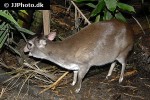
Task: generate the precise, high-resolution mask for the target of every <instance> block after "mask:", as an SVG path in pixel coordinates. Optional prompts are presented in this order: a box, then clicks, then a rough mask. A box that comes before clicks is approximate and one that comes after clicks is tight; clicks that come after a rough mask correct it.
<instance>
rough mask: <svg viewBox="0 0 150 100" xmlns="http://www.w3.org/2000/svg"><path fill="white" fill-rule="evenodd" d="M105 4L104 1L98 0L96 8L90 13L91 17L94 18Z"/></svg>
mask: <svg viewBox="0 0 150 100" xmlns="http://www.w3.org/2000/svg"><path fill="white" fill-rule="evenodd" d="M104 6H105V2H104V0H100V1H99V2H98V4H97V6H96V8H95V9H94V10H93V11H92V13H91V17H93V16H96V15H97V14H98V13H100V12H101V10H102V9H103V8H104Z"/></svg>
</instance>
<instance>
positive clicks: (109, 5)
mask: <svg viewBox="0 0 150 100" xmlns="http://www.w3.org/2000/svg"><path fill="white" fill-rule="evenodd" d="M74 1H75V2H77V3H84V4H85V5H87V6H89V7H91V8H92V9H93V11H92V12H91V15H90V17H95V21H96V22H97V21H100V20H110V19H112V18H117V19H119V20H122V21H126V19H125V17H124V16H123V15H122V13H121V11H127V12H135V10H134V8H133V7H132V6H130V5H128V4H125V3H121V2H119V0H74Z"/></svg>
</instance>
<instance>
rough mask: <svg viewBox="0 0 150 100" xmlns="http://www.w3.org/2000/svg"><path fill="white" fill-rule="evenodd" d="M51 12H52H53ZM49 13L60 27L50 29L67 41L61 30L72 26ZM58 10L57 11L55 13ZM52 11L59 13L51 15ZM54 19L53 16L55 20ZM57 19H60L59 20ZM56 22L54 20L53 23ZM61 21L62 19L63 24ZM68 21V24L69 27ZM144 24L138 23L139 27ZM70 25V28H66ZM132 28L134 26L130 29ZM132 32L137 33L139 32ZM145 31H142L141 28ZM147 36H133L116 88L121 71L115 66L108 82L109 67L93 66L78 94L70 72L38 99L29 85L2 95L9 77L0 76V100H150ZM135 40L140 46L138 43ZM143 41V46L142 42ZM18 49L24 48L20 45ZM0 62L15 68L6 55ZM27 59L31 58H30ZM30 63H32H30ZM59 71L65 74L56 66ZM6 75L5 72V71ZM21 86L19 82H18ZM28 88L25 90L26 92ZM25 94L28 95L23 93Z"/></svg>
mask: <svg viewBox="0 0 150 100" xmlns="http://www.w3.org/2000/svg"><path fill="white" fill-rule="evenodd" d="M54 8H55V9H54ZM54 8H53V11H52V15H53V16H54V15H55V17H52V21H53V22H52V24H55V25H57V24H59V25H60V26H59V27H58V26H55V25H53V27H52V29H55V30H56V31H57V32H58V33H61V34H60V35H62V36H63V37H67V36H68V34H69V33H70V32H68V33H67V34H63V33H64V32H65V30H71V29H72V27H71V26H73V25H72V24H68V23H69V21H68V20H69V18H70V17H68V19H67V17H65V18H64V16H65V14H63V11H64V10H62V11H60V9H59V7H58V8H57V6H56V7H54ZM58 9H59V10H58ZM54 10H57V11H60V12H55V13H54ZM56 15H57V16H56ZM60 15H61V17H62V18H60V17H59V16H60ZM56 18H57V19H56ZM63 19H66V20H64V21H63ZM71 22H72V20H70V23H71ZM143 24H144V23H142V25H143ZM69 25H70V26H69ZM133 27H134V26H133ZM135 29H137V30H136V32H137V33H140V32H141V31H139V30H138V29H139V28H135ZM144 29H145V28H144ZM149 32H150V31H149V30H146V34H150V33H149ZM147 37H149V36H146V37H145V35H144V34H143V33H140V34H138V35H136V36H135V40H136V41H135V44H134V48H133V50H132V51H131V53H130V55H129V57H128V59H127V63H128V64H127V67H126V70H125V76H124V80H123V82H122V83H120V84H119V82H118V77H119V75H120V69H121V67H120V66H119V65H118V66H117V67H116V69H115V70H114V72H113V75H112V77H111V78H109V79H108V80H107V79H106V78H105V77H106V75H107V73H108V70H109V67H110V64H107V65H104V66H98V67H97V66H96V67H95V66H94V67H93V68H91V69H90V71H89V72H88V73H87V75H86V77H85V78H84V80H83V82H82V88H81V91H80V92H79V93H78V94H77V93H75V92H74V90H75V87H73V86H71V85H70V83H71V81H72V72H71V71H70V72H69V74H68V75H67V76H66V77H65V78H64V79H63V80H62V84H59V86H57V87H56V89H54V90H52V89H50V90H48V91H46V92H44V93H43V94H40V95H38V93H39V91H41V90H42V88H40V87H39V86H36V85H35V83H34V84H32V83H30V85H28V84H26V85H24V87H23V89H22V91H21V93H20V94H19V95H18V93H19V91H20V87H21V86H19V81H18V82H17V83H15V84H16V85H18V88H17V87H16V88H11V89H10V90H7V91H6V92H4V93H3V90H4V88H5V87H7V86H8V84H3V81H4V80H6V79H8V78H10V75H1V76H0V80H1V84H0V90H1V94H0V99H1V100H15V99H16V98H17V100H150V95H149V93H150V74H149V73H150V70H149V69H150V64H149V62H147V61H148V60H147V58H146V56H147V55H148V54H149V53H148V51H147V49H146V50H145V48H146V47H148V46H149V42H148V41H149V40H150V39H149V38H147ZM139 40H142V42H140V43H139ZM145 41H146V42H145ZM21 46H22V47H23V46H24V44H22V45H21ZM0 58H1V60H4V62H5V63H6V64H7V65H9V66H18V65H17V61H16V57H15V56H14V55H13V54H11V53H10V52H8V51H6V52H3V53H2V54H1V56H0ZM30 59H31V58H30ZM32 60H33V59H32ZM42 65H43V66H49V65H48V63H44V62H42ZM56 67H57V68H58V69H59V70H62V71H65V70H64V69H61V68H60V67H59V66H57V65H56ZM5 71H6V70H5ZM0 73H4V71H3V69H1V70H0ZM20 83H21V80H20ZM28 88H29V89H28ZM27 90H28V92H26V91H27Z"/></svg>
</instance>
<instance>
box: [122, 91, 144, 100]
mask: <svg viewBox="0 0 150 100" xmlns="http://www.w3.org/2000/svg"><path fill="white" fill-rule="evenodd" d="M123 94H124V95H127V96H130V97H133V98H140V99H143V100H144V97H142V96H135V95H131V94H127V93H123Z"/></svg>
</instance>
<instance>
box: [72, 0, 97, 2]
mask: <svg viewBox="0 0 150 100" xmlns="http://www.w3.org/2000/svg"><path fill="white" fill-rule="evenodd" d="M73 1H74V2H77V3H81V2H90V1H97V0H73Z"/></svg>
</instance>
